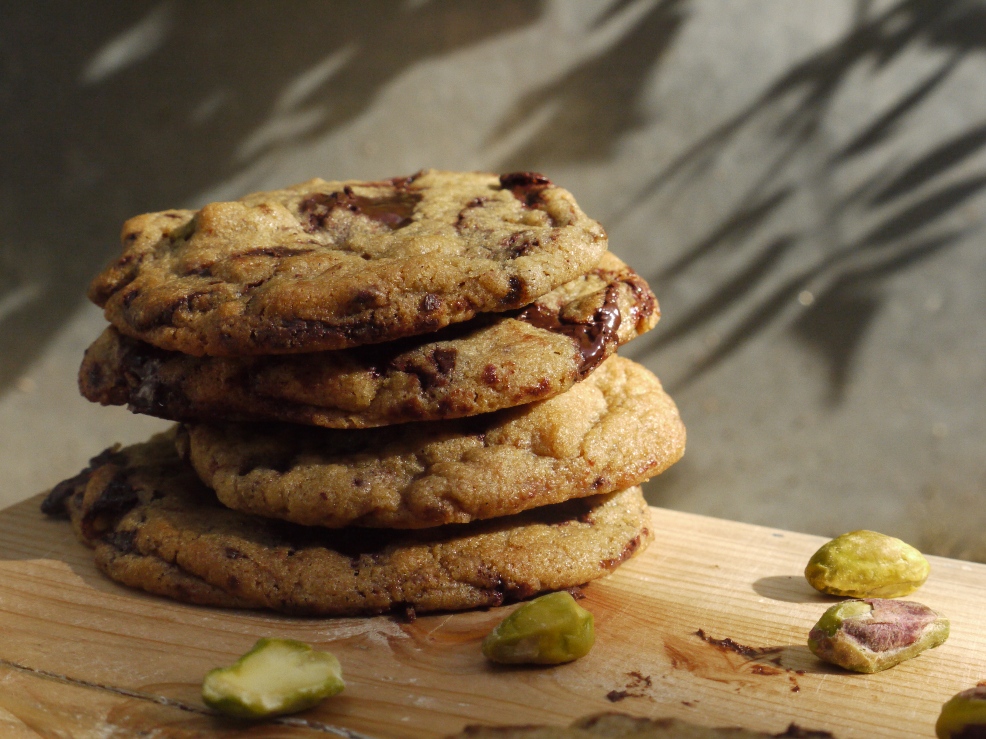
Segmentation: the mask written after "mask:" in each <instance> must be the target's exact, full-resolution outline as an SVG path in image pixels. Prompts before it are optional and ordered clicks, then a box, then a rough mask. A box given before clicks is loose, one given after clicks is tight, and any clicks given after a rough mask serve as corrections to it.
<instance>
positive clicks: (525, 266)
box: [89, 170, 606, 356]
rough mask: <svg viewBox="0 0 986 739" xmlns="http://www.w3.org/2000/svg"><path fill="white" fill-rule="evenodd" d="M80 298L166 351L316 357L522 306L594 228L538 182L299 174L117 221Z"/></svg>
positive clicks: (577, 259) (588, 243)
mask: <svg viewBox="0 0 986 739" xmlns="http://www.w3.org/2000/svg"><path fill="white" fill-rule="evenodd" d="M122 241H123V253H122V255H121V256H120V257H119V259H117V260H116V261H115V262H114V263H113V264H111V265H110V266H109V267H107V268H106V269H105V270H103V272H102V273H101V274H99V275H98V276H97V277H96V279H95V280H94V281H93V283H92V285H91V286H90V289H89V297H90V299H91V300H92V301H93V302H95V303H96V304H97V305H99V306H100V307H102V308H104V311H105V314H106V317H107V319H108V320H109V321H110V322H111V323H112V324H113V325H114V326H116V327H117V329H119V330H120V332H121V333H123V334H125V335H128V336H131V337H133V338H137V339H141V340H143V341H146V342H148V343H150V344H153V345H155V346H158V347H160V348H162V349H168V350H172V351H180V352H184V353H186V354H193V355H218V356H236V355H244V354H282V353H295V352H312V351H323V350H330V349H341V348H345V347H352V346H359V345H362V344H373V343H379V342H383V341H389V340H392V339H396V338H399V337H403V336H413V335H418V334H422V333H428V332H431V331H436V330H438V329H440V328H442V327H444V326H447V325H449V324H453V323H459V322H462V321H466V320H469V319H470V318H472V317H473V316H475V315H476V314H478V313H482V312H491V311H492V312H499V311H506V310H512V309H515V308H520V307H521V306H524V305H527V304H529V303H531V302H532V301H533V300H535V299H536V298H538V297H540V296H542V295H544V294H546V293H548V292H550V291H551V290H553V289H554V288H556V287H558V286H560V285H562V284H564V283H566V282H568V281H570V280H572V279H574V278H575V277H577V276H578V275H580V274H583V273H585V272H587V271H588V270H589V269H591V268H592V267H593V266H594V265H595V264H596V263H597V262H598V261H599V259H600V258H601V257H602V255H603V253H604V252H605V250H606V234H605V232H604V231H603V229H602V227H601V226H600V225H599V224H598V223H597V222H596V221H594V220H592V219H590V218H589V217H588V216H586V215H585V214H584V213H583V212H582V211H581V209H580V208H579V207H578V205H577V204H576V202H575V199H574V198H573V197H572V196H571V194H570V193H568V192H567V191H566V190H564V189H562V188H560V187H557V186H555V185H553V184H551V182H550V181H549V180H548V179H547V178H545V177H544V176H543V175H539V174H536V173H530V172H521V173H513V174H508V175H500V176H497V175H491V174H482V173H463V172H441V171H436V170H426V171H423V172H420V173H418V174H417V175H413V176H411V177H405V178H394V179H392V180H384V181H379V182H358V181H348V182H327V181H324V180H311V181H309V182H304V183H301V184H298V185H295V186H293V187H289V188H285V189H283V190H274V191H269V192H258V193H254V194H252V195H248V196H246V197H244V198H242V199H240V200H237V201H234V202H220V203H211V204H209V205H206V206H205V207H203V208H202V209H201V210H199V211H190V210H168V211H163V212H159V213H149V214H146V215H142V216H137V217H136V218H132V219H130V220H129V221H127V223H126V224H124V227H123V232H122Z"/></svg>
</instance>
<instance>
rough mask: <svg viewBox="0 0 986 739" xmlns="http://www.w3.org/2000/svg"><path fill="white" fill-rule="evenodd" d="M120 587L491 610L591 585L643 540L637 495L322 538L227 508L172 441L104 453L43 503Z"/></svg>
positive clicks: (362, 605)
mask: <svg viewBox="0 0 986 739" xmlns="http://www.w3.org/2000/svg"><path fill="white" fill-rule="evenodd" d="M42 510H44V511H45V512H46V513H48V514H50V515H67V516H68V517H69V518H70V519H71V520H72V524H73V527H74V528H75V531H76V533H77V535H78V536H79V538H80V539H81V540H82V541H83V542H85V543H86V544H88V545H89V546H91V547H93V549H94V550H95V557H96V563H97V565H98V566H99V567H100V569H102V570H103V571H104V572H105V573H106V574H107V575H109V576H110V577H111V578H112V579H114V580H117V581H119V582H121V583H123V584H125V585H129V586H131V587H135V588H140V589H143V590H146V591H149V592H151V593H156V594H159V595H166V596H169V597H171V598H174V599H176V600H180V601H184V602H188V603H197V604H202V605H212V606H228V607H240V608H271V609H274V610H277V611H283V612H286V613H295V614H306V615H357V614H372V613H382V612H385V611H389V610H402V611H406V610H408V609H413V610H414V611H418V612H425V611H435V610H457V609H463V608H476V607H481V606H495V605H499V604H501V603H503V602H506V601H510V600H519V599H522V598H528V597H530V596H533V595H535V594H537V593H540V592H543V591H548V590H559V589H563V588H569V587H573V586H577V585H581V584H583V583H586V582H589V581H590V580H594V579H596V578H598V577H601V576H602V575H605V574H606V573H608V572H609V571H611V570H613V569H615V568H616V567H617V566H618V565H619V564H620V563H621V562H623V561H625V560H626V559H628V558H629V557H631V556H632V555H633V554H635V553H636V552H638V551H640V550H641V549H642V548H643V547H644V546H646V544H647V543H648V542H649V541H650V539H651V538H652V534H651V532H650V527H649V522H648V515H649V511H648V507H647V504H646V502H645V500H644V498H643V494H642V492H641V490H640V488H638V487H633V488H629V489H627V490H624V491H622V492H618V493H611V494H609V495H601V496H594V497H591V498H582V499H578V500H571V501H567V502H565V503H560V504H557V505H552V506H545V507H542V508H537V509H533V510H530V511H526V512H524V513H520V514H517V515H514V516H507V517H503V518H498V519H490V520H487V521H481V522H476V523H470V524H456V525H448V526H440V527H435V528H432V529H418V530H415V531H412V532H408V531H392V530H383V529H374V530H367V529H333V530H329V529H322V528H317V527H306V526H300V525H296V524H290V523H285V522H283V521H279V520H273V519H266V518H260V517H257V516H251V515H247V514H243V513H239V512H236V511H232V510H229V509H227V508H224V507H223V506H222V505H221V504H220V503H219V502H218V501H217V500H216V497H215V494H214V493H213V492H212V491H211V490H209V489H208V488H206V487H205V486H204V485H202V483H201V482H199V480H198V477H197V476H196V475H195V472H194V471H193V470H192V469H191V468H190V467H189V466H188V465H187V464H186V463H185V462H183V461H182V460H181V459H180V458H179V457H178V455H177V453H176V452H175V446H174V438H173V432H169V433H166V434H159V435H157V436H155V437H154V438H152V439H151V440H150V441H148V442H146V443H143V444H135V445H133V446H130V447H127V448H124V449H119V448H114V449H109V450H107V451H105V452H103V453H102V454H100V455H99V456H97V457H95V458H93V460H92V462H91V463H90V466H89V467H88V468H87V469H86V470H84V471H83V472H81V473H79V474H78V475H76V476H75V477H73V478H71V479H69V480H66V481H65V482H63V483H61V484H59V485H58V486H56V487H55V488H54V489H53V490H52V491H51V493H50V494H49V495H48V497H47V498H46V499H45V501H44V503H43V504H42Z"/></svg>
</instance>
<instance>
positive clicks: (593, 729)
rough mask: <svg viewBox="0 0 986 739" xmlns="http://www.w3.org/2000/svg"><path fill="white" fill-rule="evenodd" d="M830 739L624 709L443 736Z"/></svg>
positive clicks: (820, 733)
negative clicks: (563, 721)
mask: <svg viewBox="0 0 986 739" xmlns="http://www.w3.org/2000/svg"><path fill="white" fill-rule="evenodd" d="M600 737H608V738H609V739H618V738H619V739H715V738H716V737H722V738H723V739H770V738H771V737H774V738H775V739H780V738H781V737H788V738H789V739H826V737H828V739H832V734H830V733H829V732H827V731H812V730H810V729H802V728H800V727H799V726H796V725H795V724H791V725H790V726H789V727H788V728H787V730H786V731H784V732H783V733H781V734H769V733H767V732H764V731H751V730H749V729H740V728H722V729H713V728H710V727H708V726H698V725H697V724H693V723H690V722H688V721H682V720H681V719H676V718H640V717H636V716H628V715H627V714H625V713H600V714H596V715H594V716H586V717H584V718H580V719H578V720H577V721H575V723H573V724H572V725H571V726H567V727H561V726H467V727H466V728H465V729H463V731H462V732H461V733H459V734H455V735H454V736H450V737H447V739H600Z"/></svg>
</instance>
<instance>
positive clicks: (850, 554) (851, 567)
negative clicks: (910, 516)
mask: <svg viewBox="0 0 986 739" xmlns="http://www.w3.org/2000/svg"><path fill="white" fill-rule="evenodd" d="M930 571H931V565H929V564H928V560H926V559H925V558H924V556H923V555H922V554H921V552H919V551H918V550H917V549H915V548H914V547H912V546H911V545H910V544H906V543H904V542H903V541H901V540H900V539H895V538H894V537H892V536H887V535H886V534H880V533H877V532H876V531H865V530H863V531H851V532H849V533H848V534H843V535H842V536H839V537H837V538H835V539H832V541H830V542H828V543H827V544H824V545H823V546H822V547H821V549H819V550H818V551H817V552H815V554H814V555H813V556H812V558H811V559H810V560H808V566H807V567H805V579H807V580H808V582H809V583H810V584H811V586H812V587H813V588H815V589H816V590H820V591H821V592H823V593H828V594H829V595H842V596H847V597H849V598H899V597H901V596H904V595H908V594H909V593H913V592H914V591H915V590H917V589H918V588H919V587H921V585H923V584H924V581H925V580H927V579H928V573H929V572H930Z"/></svg>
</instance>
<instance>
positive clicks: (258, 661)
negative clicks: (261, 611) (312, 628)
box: [202, 639, 345, 718]
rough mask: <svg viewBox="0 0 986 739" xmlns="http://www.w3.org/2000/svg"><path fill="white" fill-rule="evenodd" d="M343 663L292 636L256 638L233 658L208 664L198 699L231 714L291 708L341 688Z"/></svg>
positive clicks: (248, 714) (300, 708) (313, 702)
mask: <svg viewBox="0 0 986 739" xmlns="http://www.w3.org/2000/svg"><path fill="white" fill-rule="evenodd" d="M344 687H345V683H343V681H342V668H341V667H340V665H339V660H337V659H336V658H335V657H334V656H333V655H331V654H329V653H328V652H316V651H315V650H314V649H312V648H311V647H310V646H308V645H307V644H304V643H302V642H300V641H294V640H293V639H260V640H259V641H258V642H257V643H256V644H255V645H254V646H253V649H251V650H250V651H249V652H247V653H246V654H244V655H243V656H242V657H240V658H239V660H237V661H236V663H235V664H233V665H231V666H229V667H220V668H217V669H215V670H211V671H210V672H209V673H208V674H207V675H206V676H205V680H204V681H203V682H202V700H203V701H205V704H206V705H207V706H209V707H210V708H213V709H215V710H216V711H219V712H220V713H225V714H227V715H229V716H235V717H236V718H267V717H268V716H280V715H282V714H285V713H295V712H296V711H303V710H305V709H306V708H311V707H312V706H314V705H316V704H318V703H320V702H321V701H322V700H324V699H325V698H328V697H329V696H332V695H336V694H337V693H340V692H342V689H343V688H344Z"/></svg>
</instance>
